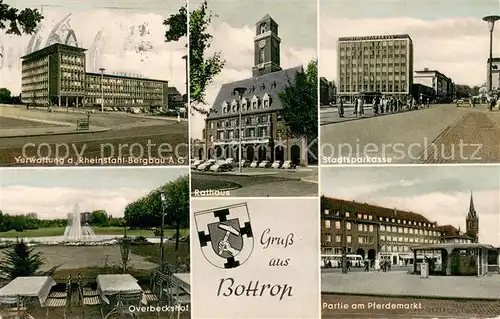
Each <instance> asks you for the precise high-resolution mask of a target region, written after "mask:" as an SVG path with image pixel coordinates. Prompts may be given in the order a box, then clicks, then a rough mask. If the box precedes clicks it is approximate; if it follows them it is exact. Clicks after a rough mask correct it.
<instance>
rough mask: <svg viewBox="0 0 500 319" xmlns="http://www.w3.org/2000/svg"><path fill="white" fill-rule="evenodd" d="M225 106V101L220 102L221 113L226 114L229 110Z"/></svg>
mask: <svg viewBox="0 0 500 319" xmlns="http://www.w3.org/2000/svg"><path fill="white" fill-rule="evenodd" d="M227 106H228V105H227V102H226V101H224V102H222V114H226V113H227V112H228V111H229V110H228V107H227Z"/></svg>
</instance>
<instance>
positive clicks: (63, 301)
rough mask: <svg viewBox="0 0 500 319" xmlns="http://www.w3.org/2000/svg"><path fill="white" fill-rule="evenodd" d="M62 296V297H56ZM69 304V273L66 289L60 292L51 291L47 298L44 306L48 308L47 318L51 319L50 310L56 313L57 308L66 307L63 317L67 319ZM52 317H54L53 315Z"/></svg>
mask: <svg viewBox="0 0 500 319" xmlns="http://www.w3.org/2000/svg"><path fill="white" fill-rule="evenodd" d="M55 296H60V297H55ZM68 306H71V275H68V281H67V282H66V291H64V292H62V293H59V292H54V293H52V292H51V293H50V294H49V296H48V297H47V299H46V300H45V303H44V307H45V309H46V312H45V318H46V319H49V311H51V310H52V312H54V313H56V309H61V308H63V309H64V312H63V315H62V316H61V317H63V318H64V319H66V314H67V311H68ZM50 318H53V317H52V316H51V317H50Z"/></svg>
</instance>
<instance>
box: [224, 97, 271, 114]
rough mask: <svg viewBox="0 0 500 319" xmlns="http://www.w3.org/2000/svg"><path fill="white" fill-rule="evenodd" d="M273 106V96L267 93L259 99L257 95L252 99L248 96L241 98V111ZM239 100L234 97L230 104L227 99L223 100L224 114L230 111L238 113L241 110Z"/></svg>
mask: <svg viewBox="0 0 500 319" xmlns="http://www.w3.org/2000/svg"><path fill="white" fill-rule="evenodd" d="M269 107H271V98H270V97H269V95H268V94H267V93H266V94H264V96H263V97H262V99H259V98H258V97H257V96H255V95H254V96H253V97H252V99H251V100H250V101H248V100H247V99H246V98H242V99H241V111H242V112H246V111H255V110H258V109H260V108H269ZM239 109H240V108H239V102H238V101H237V100H236V99H234V100H233V101H232V102H231V104H228V103H227V102H226V101H224V102H222V114H228V113H237V112H239Z"/></svg>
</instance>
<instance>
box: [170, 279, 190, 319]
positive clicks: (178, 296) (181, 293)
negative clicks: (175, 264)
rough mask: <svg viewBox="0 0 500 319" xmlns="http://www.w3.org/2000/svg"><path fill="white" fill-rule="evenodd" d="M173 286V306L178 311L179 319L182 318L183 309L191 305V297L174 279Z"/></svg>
mask: <svg viewBox="0 0 500 319" xmlns="http://www.w3.org/2000/svg"><path fill="white" fill-rule="evenodd" d="M171 286H172V287H173V292H174V293H173V295H172V300H173V305H174V307H176V310H177V319H179V318H180V317H181V309H182V307H185V306H188V305H190V304H191V295H190V294H188V293H187V292H186V291H185V290H184V289H182V288H181V287H179V285H178V283H177V281H176V280H175V279H174V278H173V277H172V278H171Z"/></svg>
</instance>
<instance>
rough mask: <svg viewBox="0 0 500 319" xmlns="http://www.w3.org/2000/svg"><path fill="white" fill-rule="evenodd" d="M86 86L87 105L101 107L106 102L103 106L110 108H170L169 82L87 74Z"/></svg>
mask: <svg viewBox="0 0 500 319" xmlns="http://www.w3.org/2000/svg"><path fill="white" fill-rule="evenodd" d="M85 86H86V96H85V104H86V105H101V101H102V100H104V104H103V105H104V106H108V107H118V106H125V107H134V106H146V107H167V106H168V82H167V81H159V80H150V79H144V78H133V77H127V76H120V75H109V74H103V75H102V77H101V74H100V73H87V74H86V80H85ZM101 86H102V87H101ZM102 89H103V90H104V92H103V91H102Z"/></svg>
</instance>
